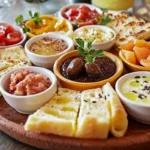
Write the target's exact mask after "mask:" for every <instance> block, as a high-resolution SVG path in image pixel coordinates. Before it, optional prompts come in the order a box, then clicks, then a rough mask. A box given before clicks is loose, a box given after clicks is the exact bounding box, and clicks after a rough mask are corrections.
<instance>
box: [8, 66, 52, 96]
mask: <svg viewBox="0 0 150 150" xmlns="http://www.w3.org/2000/svg"><path fill="white" fill-rule="evenodd" d="M50 85H51V81H50V80H49V78H47V77H45V76H43V75H42V74H38V73H35V72H32V71H30V70H28V69H25V70H18V71H15V72H13V73H12V74H11V76H10V84H9V89H8V92H9V93H10V94H14V95H19V96H23V95H32V94H37V93H40V92H43V91H45V90H46V89H47V88H49V87H50Z"/></svg>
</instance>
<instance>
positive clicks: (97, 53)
mask: <svg viewBox="0 0 150 150" xmlns="http://www.w3.org/2000/svg"><path fill="white" fill-rule="evenodd" d="M75 41H76V43H77V44H78V53H79V54H80V55H82V56H84V57H85V61H86V63H88V62H95V59H96V57H104V56H105V55H104V51H103V50H95V49H92V42H93V41H89V42H88V43H87V48H88V50H86V49H84V41H83V40H82V39H80V38H77V39H75Z"/></svg>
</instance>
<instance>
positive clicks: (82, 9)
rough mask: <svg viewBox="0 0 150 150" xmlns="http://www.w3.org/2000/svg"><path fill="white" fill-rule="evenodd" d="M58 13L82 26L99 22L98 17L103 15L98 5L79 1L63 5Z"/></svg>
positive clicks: (74, 23)
mask: <svg viewBox="0 0 150 150" xmlns="http://www.w3.org/2000/svg"><path fill="white" fill-rule="evenodd" d="M58 15H59V17H61V18H65V19H67V20H69V21H71V22H72V24H73V25H77V27H81V26H85V25H94V24H99V22H97V18H100V17H101V16H102V15H103V12H102V10H101V9H99V8H97V7H96V6H93V5H90V4H82V3H77V4H72V5H68V6H65V7H63V8H62V9H61V10H60V11H59V14H58Z"/></svg>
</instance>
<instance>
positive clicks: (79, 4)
mask: <svg viewBox="0 0 150 150" xmlns="http://www.w3.org/2000/svg"><path fill="white" fill-rule="evenodd" d="M81 5H84V6H87V7H89V8H90V9H92V10H93V9H95V10H96V11H97V12H98V13H99V14H103V11H102V10H101V9H100V8H98V7H96V6H94V5H90V4H86V3H75V4H71V5H66V6H64V7H62V8H61V9H60V11H59V12H58V16H59V17H61V18H64V19H66V18H65V17H64V13H65V11H66V10H68V9H70V8H79V7H80V6H81Z"/></svg>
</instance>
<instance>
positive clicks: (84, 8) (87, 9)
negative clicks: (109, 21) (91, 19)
mask: <svg viewBox="0 0 150 150" xmlns="http://www.w3.org/2000/svg"><path fill="white" fill-rule="evenodd" d="M79 9H80V10H81V11H84V12H86V13H88V12H91V11H92V10H91V9H90V8H89V7H87V6H85V5H81V6H80V7H79Z"/></svg>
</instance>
